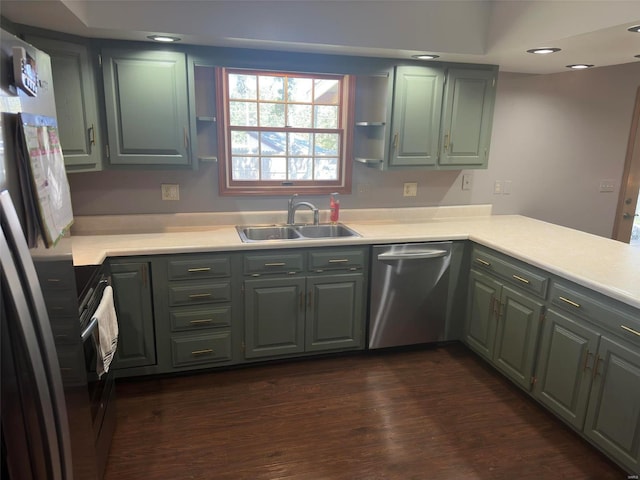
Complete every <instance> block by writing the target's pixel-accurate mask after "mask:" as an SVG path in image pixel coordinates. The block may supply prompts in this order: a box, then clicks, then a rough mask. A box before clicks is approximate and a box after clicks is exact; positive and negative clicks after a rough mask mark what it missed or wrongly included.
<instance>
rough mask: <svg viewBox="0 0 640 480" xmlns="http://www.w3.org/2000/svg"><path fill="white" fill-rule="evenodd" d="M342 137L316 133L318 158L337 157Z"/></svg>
mask: <svg viewBox="0 0 640 480" xmlns="http://www.w3.org/2000/svg"><path fill="white" fill-rule="evenodd" d="M339 141H340V136H339V135H338V134H337V133H316V134H315V145H314V153H315V155H318V156H337V155H338V144H339Z"/></svg>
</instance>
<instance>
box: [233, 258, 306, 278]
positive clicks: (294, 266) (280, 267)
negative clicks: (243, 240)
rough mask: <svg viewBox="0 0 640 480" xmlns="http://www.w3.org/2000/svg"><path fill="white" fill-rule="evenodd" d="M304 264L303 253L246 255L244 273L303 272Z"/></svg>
mask: <svg viewBox="0 0 640 480" xmlns="http://www.w3.org/2000/svg"><path fill="white" fill-rule="evenodd" d="M303 265H304V264H303V260H302V254H301V253H289V254H282V253H281V254H273V255H264V254H260V255H254V254H248V255H245V256H244V273H245V274H248V275H268V274H271V273H280V274H282V273H292V274H293V273H298V272H301V271H302V269H303Z"/></svg>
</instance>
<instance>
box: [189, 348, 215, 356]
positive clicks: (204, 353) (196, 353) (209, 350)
mask: <svg viewBox="0 0 640 480" xmlns="http://www.w3.org/2000/svg"><path fill="white" fill-rule="evenodd" d="M210 353H213V350H212V349H210V348H205V349H204V350H195V351H193V352H191V355H193V356H194V357H197V356H198V355H208V354H210Z"/></svg>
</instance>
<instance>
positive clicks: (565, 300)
mask: <svg viewBox="0 0 640 480" xmlns="http://www.w3.org/2000/svg"><path fill="white" fill-rule="evenodd" d="M558 298H559V299H560V300H562V301H563V302H564V303H568V304H569V305H571V306H572V307H576V308H580V304H579V303H576V302H572V301H571V300H569V299H568V298H564V297H558Z"/></svg>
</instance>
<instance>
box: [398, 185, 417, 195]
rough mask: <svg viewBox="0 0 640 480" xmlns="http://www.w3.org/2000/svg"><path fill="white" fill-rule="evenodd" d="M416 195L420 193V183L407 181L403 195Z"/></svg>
mask: <svg viewBox="0 0 640 480" xmlns="http://www.w3.org/2000/svg"><path fill="white" fill-rule="evenodd" d="M416 195H418V184H417V183H416V182H408V183H405V184H404V187H403V189H402V196H403V197H415V196H416Z"/></svg>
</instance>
